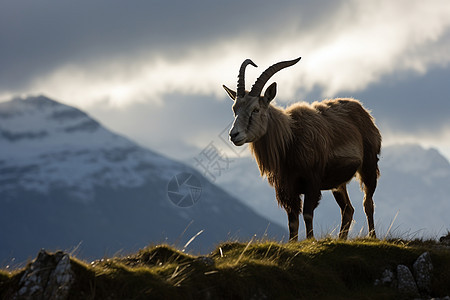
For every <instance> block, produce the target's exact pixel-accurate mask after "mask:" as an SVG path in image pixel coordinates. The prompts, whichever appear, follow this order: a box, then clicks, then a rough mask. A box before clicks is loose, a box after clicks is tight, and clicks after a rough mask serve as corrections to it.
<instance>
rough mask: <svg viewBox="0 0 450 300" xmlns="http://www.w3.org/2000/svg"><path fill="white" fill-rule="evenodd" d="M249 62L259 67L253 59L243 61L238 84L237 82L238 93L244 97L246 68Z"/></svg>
mask: <svg viewBox="0 0 450 300" xmlns="http://www.w3.org/2000/svg"><path fill="white" fill-rule="evenodd" d="M249 64H250V65H252V66H254V67H258V66H257V65H255V63H254V62H253V61H252V60H251V59H246V60H244V62H243V63H242V65H241V68H240V69H239V75H238V84H237V95H238V96H240V97H244V95H245V68H246V67H247V65H249Z"/></svg>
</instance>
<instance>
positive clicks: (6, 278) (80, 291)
mask: <svg viewBox="0 0 450 300" xmlns="http://www.w3.org/2000/svg"><path fill="white" fill-rule="evenodd" d="M424 251H429V252H430V253H431V258H432V261H433V264H434V266H435V270H434V278H433V294H432V295H431V296H435V297H439V296H445V295H449V294H450V284H449V279H448V278H450V249H449V248H448V247H443V246H441V245H440V244H439V243H437V242H436V241H431V240H430V241H423V240H413V241H405V240H400V239H396V240H374V239H363V238H357V239H353V240H349V241H342V240H336V239H332V238H324V239H321V240H305V241H301V242H296V243H287V244H280V243H278V242H274V241H269V240H259V241H255V240H253V239H251V240H250V241H247V242H224V243H221V244H219V245H217V247H216V249H215V250H214V251H213V252H212V253H210V254H209V255H207V256H194V255H189V254H186V253H184V252H183V251H181V250H178V249H175V248H173V247H171V246H169V245H157V246H150V247H147V248H145V249H142V250H140V251H139V252H137V253H135V254H132V255H128V256H122V257H112V258H109V259H101V260H97V261H94V262H92V263H87V262H85V261H82V260H79V259H76V258H71V265H72V269H73V270H74V272H75V274H76V281H75V283H74V285H73V286H72V289H71V294H70V298H71V299H130V298H131V299H147V298H152V299H184V300H187V299H252V298H253V299H259V298H266V299H274V298H276V299H310V298H315V299H401V298H402V295H399V293H398V291H397V290H396V289H393V288H388V287H381V286H374V281H375V279H377V278H379V277H380V276H381V274H382V272H383V271H384V270H385V269H386V268H391V269H395V267H396V266H397V265H398V264H404V265H407V266H409V267H411V266H412V264H413V263H414V261H415V260H416V259H417V257H418V256H419V255H420V254H422V253H423V252H424ZM20 272H21V270H18V271H16V273H9V272H6V271H1V272H0V298H6V297H7V296H10V295H12V291H13V290H14V289H15V288H17V284H18V280H19V279H20Z"/></svg>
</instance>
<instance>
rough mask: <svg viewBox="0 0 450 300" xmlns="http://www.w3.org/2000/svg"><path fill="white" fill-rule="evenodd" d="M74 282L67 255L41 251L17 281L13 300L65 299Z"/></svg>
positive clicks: (60, 252)
mask: <svg viewBox="0 0 450 300" xmlns="http://www.w3.org/2000/svg"><path fill="white" fill-rule="evenodd" d="M73 282H74V273H73V271H72V269H71V266H70V258H69V255H68V254H66V253H64V252H62V251H58V252H56V253H55V254H49V253H47V252H46V251H45V250H41V251H40V252H39V254H38V256H37V258H36V259H35V260H34V261H33V263H31V265H30V266H29V267H28V268H26V270H25V273H24V274H23V276H22V278H21V279H20V281H19V289H18V291H17V293H16V295H14V298H15V299H36V300H39V299H49V300H53V299H67V297H68V294H69V290H70V287H71V285H72V283H73Z"/></svg>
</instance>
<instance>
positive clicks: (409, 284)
mask: <svg viewBox="0 0 450 300" xmlns="http://www.w3.org/2000/svg"><path fill="white" fill-rule="evenodd" d="M397 281H398V290H399V291H400V292H401V293H404V294H407V295H410V296H417V297H418V296H419V290H418V289H417V285H416V282H415V281H414V277H413V275H412V273H411V271H410V270H409V268H408V267H407V266H405V265H398V266H397Z"/></svg>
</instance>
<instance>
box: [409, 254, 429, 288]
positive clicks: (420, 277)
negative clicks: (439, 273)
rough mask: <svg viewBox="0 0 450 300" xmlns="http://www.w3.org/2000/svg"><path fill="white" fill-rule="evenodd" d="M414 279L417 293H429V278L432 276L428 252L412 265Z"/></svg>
mask: <svg viewBox="0 0 450 300" xmlns="http://www.w3.org/2000/svg"><path fill="white" fill-rule="evenodd" d="M413 272H414V277H415V278H416V283H417V287H418V288H419V291H420V292H422V293H425V294H427V295H428V294H430V292H431V278H432V275H433V264H432V263H431V256H430V253H429V252H424V253H423V254H422V255H420V256H419V258H418V259H417V260H416V262H415V263H414V264H413Z"/></svg>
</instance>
